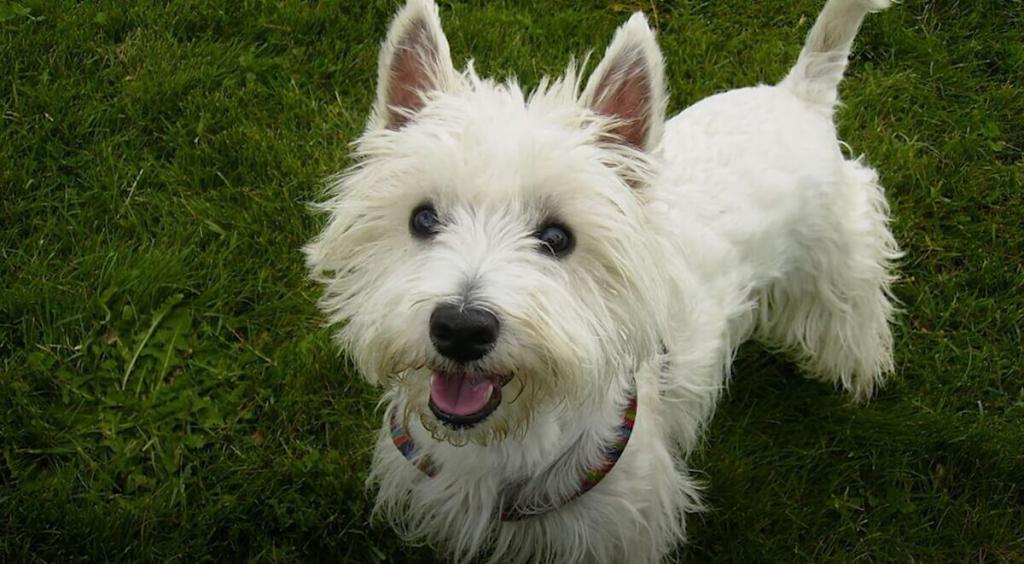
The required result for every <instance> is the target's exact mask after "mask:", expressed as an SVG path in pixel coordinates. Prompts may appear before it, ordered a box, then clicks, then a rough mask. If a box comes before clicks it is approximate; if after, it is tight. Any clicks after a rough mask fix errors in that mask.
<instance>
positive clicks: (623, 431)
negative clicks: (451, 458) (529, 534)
mask: <svg viewBox="0 0 1024 564" xmlns="http://www.w3.org/2000/svg"><path fill="white" fill-rule="evenodd" d="M636 407H637V401H636V383H635V382H634V383H633V384H632V385H631V386H630V389H629V392H628V395H627V399H626V408H625V410H624V411H623V412H622V418H621V420H620V422H619V424H618V426H616V428H615V434H614V440H612V441H611V442H610V443H608V444H607V445H605V446H604V456H603V457H602V458H601V460H600V461H599V462H597V463H595V464H592V465H590V466H589V467H588V468H587V469H586V471H584V472H583V474H582V476H581V477H580V481H579V485H577V487H576V490H575V491H574V492H573V493H571V494H569V495H567V496H564V497H562V498H561V499H560V500H557V501H556V502H555V503H548V504H542V505H541V506H540V507H534V508H530V509H524V508H522V506H521V505H519V504H518V503H503V504H502V510H501V520H502V521H520V520H522V519H525V518H527V517H533V516H536V515H542V514H544V513H547V512H548V511H552V510H554V509H557V508H558V507H561V506H563V505H565V504H568V503H570V502H572V501H573V500H575V499H576V498H578V497H580V496H581V495H583V494H585V493H587V492H588V491H590V490H591V489H593V488H594V486H596V485H597V484H599V483H601V480H603V479H604V478H605V476H607V475H608V473H609V472H611V470H612V468H614V467H615V463H617V462H618V461H619V458H620V457H621V456H622V451H624V450H625V449H626V445H627V444H628V443H629V438H630V436H631V435H632V434H633V423H634V421H635V420H636ZM390 427H391V441H392V442H393V443H395V446H396V447H398V450H399V452H401V453H402V456H404V457H405V459H406V460H408V461H409V462H411V463H412V464H413V466H415V467H416V468H418V469H419V470H420V471H421V472H423V473H424V474H426V475H427V477H428V478H433V477H434V476H435V475H436V474H437V471H438V467H437V464H435V463H434V461H433V459H431V457H430V455H429V454H427V453H425V452H422V451H421V450H420V449H419V448H418V447H417V446H416V443H415V442H413V440H412V437H411V436H410V435H409V433H408V432H406V430H405V429H404V428H403V427H402V424H401V423H400V422H399V421H398V418H397V417H396V415H395V410H392V412H391V417H390ZM577 443H578V441H577ZM570 452H571V451H570ZM566 454H569V453H566ZM563 458H568V457H566V456H565V455H563V457H561V458H560V459H559V460H562V459H563ZM548 470H549V471H550V470H551V468H548Z"/></svg>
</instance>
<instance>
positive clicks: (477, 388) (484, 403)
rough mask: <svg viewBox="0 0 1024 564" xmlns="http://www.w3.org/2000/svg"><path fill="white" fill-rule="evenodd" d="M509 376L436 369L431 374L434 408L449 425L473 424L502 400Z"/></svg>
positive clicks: (431, 405) (432, 409) (467, 425)
mask: <svg viewBox="0 0 1024 564" xmlns="http://www.w3.org/2000/svg"><path fill="white" fill-rule="evenodd" d="M508 380H509V379H508V378H507V377H504V376H501V375H498V374H465V373H454V372H441V371H436V370H435V371H434V372H433V373H432V374H431V375H430V402H429V407H430V411H431V412H432V413H433V414H434V416H435V417H437V418H438V420H440V421H441V422H442V423H444V424H445V425H448V426H449V427H455V428H457V429H459V428H466V427H472V426H473V425H476V424H477V423H479V422H481V421H483V420H484V419H486V418H487V416H488V415H490V414H491V413H493V412H494V410H495V409H497V408H498V405H500V404H501V387H502V386H504V385H505V383H506V382H508Z"/></svg>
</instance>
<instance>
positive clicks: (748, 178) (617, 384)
mask: <svg viewBox="0 0 1024 564" xmlns="http://www.w3.org/2000/svg"><path fill="white" fill-rule="evenodd" d="M886 5H887V1H886V0H829V1H828V3H827V4H826V6H825V8H824V10H823V11H822V13H821V15H820V16H819V18H818V21H817V23H816V24H815V25H814V27H813V29H812V30H811V32H810V35H809V37H808V39H807V42H806V44H805V46H804V48H803V51H802V52H801V54H800V57H799V60H798V61H797V63H796V65H795V66H794V67H793V69H792V71H791V72H790V73H789V75H788V76H787V77H786V78H785V79H784V80H783V81H782V82H781V83H779V84H778V85H776V86H758V87H754V88H744V89H739V90H734V91H730V92H726V93H724V94H719V95H716V96H712V97H710V98H708V99H706V100H703V101H701V102H699V103H697V104H695V105H694V106H692V107H690V108H688V109H687V110H686V111H684V112H682V113H681V114H679V115H677V116H675V117H674V118H672V119H670V120H668V121H667V122H665V120H664V108H665V105H666V98H667V94H666V92H665V90H664V71H663V62H662V57H661V54H660V51H659V49H658V46H657V43H656V42H655V38H654V34H653V33H652V32H651V30H650V29H649V27H648V25H647V22H646V20H645V19H644V17H643V15H641V14H636V15H634V16H633V17H632V18H631V19H630V20H629V21H628V22H627V23H626V24H624V25H623V26H622V28H621V29H619V31H618V32H617V33H616V34H615V37H614V39H613V41H612V43H611V45H610V47H609V48H608V50H607V52H606V54H605V56H604V59H603V60H602V61H601V62H600V63H599V64H598V65H597V68H596V70H595V71H594V73H593V74H592V75H591V76H590V78H589V81H588V82H587V83H586V84H585V85H584V84H583V83H582V81H581V80H580V74H579V73H578V71H577V70H576V69H575V68H574V67H570V69H569V70H568V72H567V73H566V74H565V76H563V77H562V78H560V79H558V80H554V81H545V82H544V83H542V84H541V85H540V86H539V87H538V88H537V89H536V90H535V91H533V92H532V93H529V94H527V93H524V92H523V91H522V90H521V89H520V87H519V86H518V85H517V84H516V83H515V82H506V83H496V82H493V81H491V80H488V79H485V78H481V77H479V76H477V74H476V73H475V72H474V71H473V69H472V66H470V67H469V68H467V69H466V70H465V71H463V72H457V71H456V70H455V69H454V67H453V65H452V62H451V58H450V55H449V49H448V44H447V40H446V39H445V36H444V33H443V32H442V30H441V27H440V20H439V17H438V13H437V9H436V7H435V6H434V5H433V3H432V2H431V1H430V0H409V3H408V4H407V5H406V6H405V8H403V9H402V10H401V11H400V13H399V14H398V15H397V16H396V18H395V20H394V22H393V23H392V25H391V29H390V31H389V33H388V37H387V40H386V41H385V42H384V45H383V48H382V51H381V58H380V67H379V77H378V95H377V102H376V105H375V107H374V110H373V115H372V117H371V118H370V120H369V123H368V126H367V129H366V132H365V134H364V135H363V136H362V137H361V138H360V139H359V140H358V141H357V142H356V143H355V148H354V150H355V158H356V162H357V164H356V165H354V166H353V167H352V168H350V169H349V170H347V171H345V172H344V173H342V174H341V175H340V176H338V177H337V178H335V179H334V180H333V182H332V195H331V197H330V199H328V200H327V201H326V202H325V203H323V204H321V207H322V209H323V211H325V212H327V213H328V214H329V221H328V223H327V225H326V227H325V228H324V230H323V231H322V233H320V235H319V236H318V237H316V239H314V240H313V241H312V242H311V243H310V244H309V245H308V246H307V247H306V248H305V253H306V258H307V263H308V265H309V269H310V271H311V273H312V277H313V278H314V279H315V280H317V281H319V282H321V283H322V284H323V286H324V295H323V299H322V301H321V305H322V307H323V309H324V311H325V312H326V313H327V314H328V315H329V319H330V322H331V323H336V324H338V325H339V326H340V330H339V331H338V334H337V335H338V340H339V343H340V345H341V346H342V347H343V348H344V349H346V350H347V351H349V353H350V354H351V355H352V358H353V359H354V360H355V362H356V363H357V364H358V367H359V369H360V371H361V373H362V374H363V375H364V377H365V378H366V379H367V380H368V381H369V382H371V383H375V384H381V385H382V386H384V388H385V393H384V398H383V403H384V404H385V405H386V413H385V414H384V417H383V423H384V424H383V426H382V430H381V433H380V437H379V441H378V444H377V448H376V452H375V456H374V461H373V469H372V472H371V479H370V481H371V484H372V486H374V487H376V489H377V492H378V493H377V514H378V515H379V516H381V517H383V518H385V519H387V520H389V521H390V522H391V523H392V524H393V525H394V527H395V528H396V529H397V530H398V531H399V532H400V533H401V534H402V535H404V536H405V537H406V538H408V539H409V540H410V541H414V542H427V543H430V544H431V545H433V546H435V547H437V548H438V549H439V550H440V551H443V553H444V554H445V555H447V557H449V558H451V559H453V560H456V561H470V560H473V561H475V560H478V559H489V560H490V561H493V562H509V561H541V562H626V561H628V562H654V561H658V560H659V559H661V558H662V557H664V555H665V554H666V553H667V552H668V551H670V550H671V549H672V548H673V547H674V546H675V545H676V544H677V543H679V542H681V541H682V540H684V524H685V521H684V517H685V514H686V513H690V512H694V511H697V510H699V509H700V500H699V486H698V485H697V483H696V482H695V481H694V480H693V479H692V478H691V476H690V473H689V469H688V466H687V457H688V455H689V453H690V451H691V450H692V449H693V448H694V446H695V445H696V444H697V441H698V438H699V436H700V432H701V430H702V428H703V426H704V425H706V424H707V422H708V420H709V418H710V417H711V415H712V412H713V410H714V405H715V402H716V400H717V398H718V396H719V394H720V393H721V391H722V389H723V387H724V386H725V385H726V383H727V380H728V377H729V364H730V361H731V358H732V355H733V353H734V351H735V350H736V347H738V346H739V345H740V344H741V343H742V342H743V341H744V340H745V339H747V338H748V337H750V336H756V337H757V338H758V339H760V340H762V341H763V342H765V343H767V344H768V345H770V346H772V347H776V348H778V349H780V350H783V351H786V352H788V353H790V354H791V355H792V356H793V357H794V358H795V359H797V360H798V361H799V362H800V363H801V364H802V365H803V367H804V368H805V369H806V371H807V374H808V375H809V376H812V377H815V378H820V379H822V380H825V381H828V382H833V383H835V384H836V385H841V386H842V387H844V388H845V389H847V390H849V391H850V392H851V393H852V394H853V395H854V396H855V397H857V398H858V399H866V398H868V397H870V395H871V394H872V392H873V390H874V389H875V387H876V386H877V385H878V384H879V383H880V381H881V378H882V377H883V375H884V374H885V373H886V372H889V371H891V369H892V355H891V349H892V336H891V333H890V329H889V322H890V318H891V316H892V314H893V307H892V305H891V297H890V295H889V283H890V281H891V279H892V275H891V269H890V267H891V263H892V261H893V260H894V259H896V258H897V257H898V251H897V247H896V244H895V242H894V241H893V238H892V236H891V234H890V232H889V230H888V228H887V221H888V209H887V205H886V201H885V198H884V195H883V191H882V188H881V187H880V186H879V184H878V177H877V175H876V173H875V172H874V171H873V170H871V169H870V168H868V167H867V165H865V164H864V163H863V162H862V161H860V160H847V159H845V158H844V157H843V154H842V152H841V150H840V143H839V142H838V141H837V138H836V131H835V127H834V125H833V123H832V111H833V108H834V106H835V104H836V101H837V94H836V88H837V86H838V83H839V81H840V80H841V78H842V74H843V71H844V69H845V66H846V61H847V57H848V54H849V50H850V45H851V42H852V41H853V38H854V35H855V34H856V32H857V29H858V28H859V26H860V24H861V21H862V19H863V17H864V15H865V14H866V13H867V12H869V11H873V10H878V9H882V8H885V7H886ZM425 202H429V203H431V204H432V205H433V206H434V207H435V208H436V210H437V213H438V217H439V219H440V224H441V228H440V230H439V232H438V233H437V235H436V236H434V237H433V238H431V239H429V240H422V239H417V238H415V237H413V236H412V235H411V234H410V230H409V222H410V214H411V213H412V211H413V210H414V209H416V208H417V207H418V206H420V205H422V204H424V203H425ZM552 222H558V223H559V224H562V225H565V226H567V227H568V228H569V229H570V230H571V231H572V233H573V234H574V236H575V240H576V246H575V249H574V250H573V252H572V253H571V254H569V255H568V256H565V257H560V258H556V257H553V256H551V255H550V254H549V253H545V252H543V249H542V248H540V247H541V245H540V244H539V242H538V240H537V237H536V233H537V231H538V229H540V228H541V227H542V226H544V225H547V224H550V223H552ZM439 303H455V304H460V305H471V306H473V307H477V308H483V309H486V310H487V311H489V312H491V313H493V314H494V315H495V316H496V317H497V318H498V319H500V321H501V332H500V336H499V337H498V340H497V342H496V344H495V346H494V349H493V350H492V351H491V352H490V353H489V354H487V355H486V356H484V357H483V358H481V359H479V360H476V361H472V362H470V363H468V364H466V365H456V364H455V363H453V362H452V361H451V360H448V359H446V358H444V357H443V356H441V355H440V354H438V352H437V351H435V350H434V347H433V346H432V344H431V339H430V336H429V334H428V331H429V329H428V325H429V318H430V315H431V312H432V311H433V309H434V308H435V307H436V306H437V305H438V304H439ZM456 370H458V371H465V372H472V373H481V374H502V375H508V376H509V377H510V378H511V380H510V381H509V382H508V383H507V385H506V386H505V387H504V390H503V392H502V397H503V398H504V401H502V403H501V404H500V405H499V406H498V408H497V409H496V410H495V411H494V412H493V413H492V414H491V415H490V416H488V417H487V419H485V420H484V421H482V422H480V423H479V424H477V425H475V426H472V427H469V428H461V429H460V428H453V427H451V426H448V425H445V424H443V423H442V422H441V421H439V420H438V419H437V417H435V416H434V415H433V414H432V413H431V411H430V410H429V409H427V404H428V397H430V393H431V391H430V385H431V384H430V378H431V374H432V373H434V372H436V371H456ZM634 382H635V386H636V389H637V393H638V398H639V407H638V415H637V420H636V425H635V429H634V432H633V437H632V440H631V442H630V443H629V445H628V448H627V449H626V450H625V452H624V454H623V456H622V458H621V460H620V461H619V462H618V464H617V465H616V466H615V468H614V469H613V470H612V471H611V473H610V474H609V475H608V476H607V478H606V479H605V480H604V481H603V482H602V483H601V484H599V485H598V487H596V488H594V489H593V490H591V491H590V492H588V493H586V494H585V495H583V496H581V497H579V498H578V499H575V500H574V501H572V502H570V503H567V504H564V505H561V506H560V507H558V508H557V509H555V510H553V511H550V512H547V513H544V514H541V515H536V516H533V517H530V518H527V519H524V520H522V521H518V522H503V521H501V520H500V519H499V516H498V513H499V507H500V503H501V500H502V499H503V496H507V495H528V496H535V497H537V498H543V499H554V500H558V499H563V498H567V497H569V496H570V495H571V494H572V493H573V491H575V489H576V488H577V487H578V485H579V483H580V479H581V477H580V473H581V472H582V470H583V469H584V468H586V467H587V466H588V465H590V464H595V463H597V462H599V461H600V459H601V456H602V452H603V448H604V446H605V445H606V444H607V443H608V441H610V440H611V437H612V433H613V430H614V428H615V426H616V425H617V424H618V422H619V418H620V414H621V410H622V408H623V405H624V403H625V398H626V395H627V392H628V390H629V389H630V388H631V386H633V385H634ZM391 413H397V414H398V415H399V418H400V420H401V421H402V423H403V424H404V426H405V429H406V430H407V432H408V433H409V434H410V435H411V436H412V437H413V439H414V440H415V441H416V443H417V445H418V446H419V448H420V449H421V450H422V451H424V452H426V453H428V454H429V456H430V457H431V458H432V459H433V460H434V461H435V462H436V464H437V467H438V473H437V475H436V476H435V477H433V478H428V477H427V476H426V475H424V474H422V473H421V472H420V471H419V470H418V469H417V468H416V467H415V466H413V465H412V464H410V463H409V462H408V461H407V460H405V459H404V458H403V457H402V455H401V454H400V453H399V451H398V450H397V449H396V448H395V446H394V445H393V444H392V442H391V439H390V435H389V433H388V424H387V423H388V417H389V416H390V414H391ZM567 453H568V455H569V456H571V457H573V460H574V462H573V463H572V464H568V465H559V466H555V467H552V466H551V465H552V463H553V462H554V461H555V460H558V459H559V458H560V457H562V456H564V455H566V454H567ZM527 482H528V483H529V484H530V486H529V490H530V491H528V492H525V491H516V484H522V483H527ZM510 488H511V493H509V492H510Z"/></svg>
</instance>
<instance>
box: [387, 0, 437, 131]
mask: <svg viewBox="0 0 1024 564" xmlns="http://www.w3.org/2000/svg"><path fill="white" fill-rule="evenodd" d="M454 78H455V69H454V67H453V66H452V58H451V54H449V52H448V40H447V39H446V38H445V36H444V31H442V30H441V19H440V17H438V15H437V6H436V5H434V2H433V0H409V1H408V2H407V3H406V5H405V7H404V8H402V9H401V10H400V11H399V12H398V14H397V15H396V16H395V19H394V20H392V22H391V28H390V29H389V30H388V37H387V39H385V40H384V44H383V45H382V46H381V50H380V62H379V63H378V67H377V102H376V104H375V105H374V109H373V120H372V122H371V126H376V127H386V128H389V129H398V128H400V127H402V126H403V125H405V124H406V123H407V122H408V121H409V120H410V119H411V118H412V117H413V116H414V115H415V114H416V112H418V111H419V110H420V109H422V108H423V105H424V103H425V97H426V96H427V95H428V94H429V93H430V92H434V91H445V90H446V89H447V88H449V87H450V86H451V84H452V82H453V80H454Z"/></svg>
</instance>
